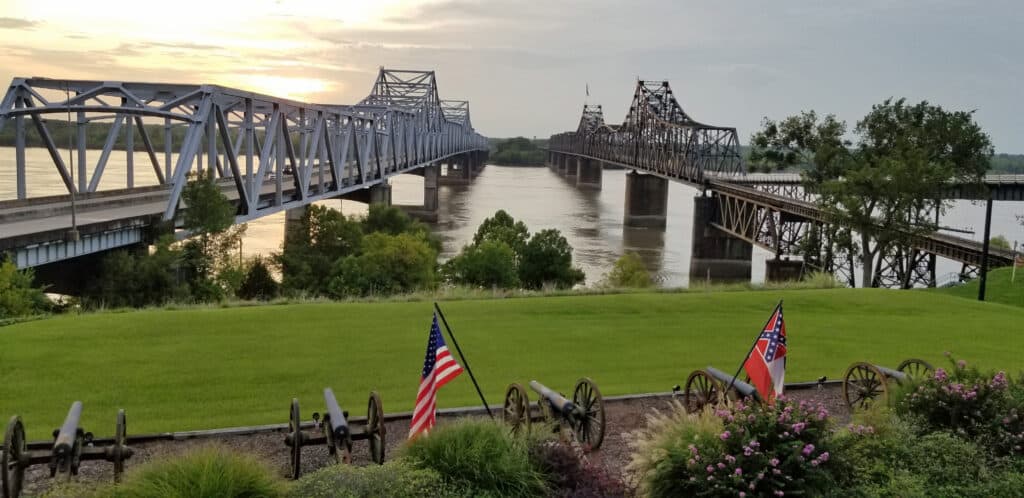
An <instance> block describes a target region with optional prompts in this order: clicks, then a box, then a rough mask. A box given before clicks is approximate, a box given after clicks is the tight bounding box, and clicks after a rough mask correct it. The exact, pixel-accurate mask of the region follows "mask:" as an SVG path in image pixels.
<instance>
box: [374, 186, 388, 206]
mask: <svg viewBox="0 0 1024 498" xmlns="http://www.w3.org/2000/svg"><path fill="white" fill-rule="evenodd" d="M370 204H383V205H385V206H390V205H391V184H389V183H387V182H386V181H385V182H383V183H378V184H377V185H374V186H372V187H370Z"/></svg>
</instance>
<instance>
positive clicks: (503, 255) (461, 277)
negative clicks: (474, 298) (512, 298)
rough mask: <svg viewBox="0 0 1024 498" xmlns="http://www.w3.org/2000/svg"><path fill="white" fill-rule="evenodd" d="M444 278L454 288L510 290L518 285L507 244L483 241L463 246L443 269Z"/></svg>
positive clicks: (510, 251) (511, 252)
mask: <svg viewBox="0 0 1024 498" xmlns="http://www.w3.org/2000/svg"><path fill="white" fill-rule="evenodd" d="M444 274H445V278H446V279H447V280H448V281H450V282H452V283H456V284H468V285H474V286H480V287H488V288H490V287H500V288H503V289H509V288H513V287H516V285H518V284H519V277H518V276H517V275H516V255H515V253H514V252H513V251H512V248H511V247H509V246H508V244H506V243H504V242H501V241H496V240H485V241H483V242H481V243H479V244H474V245H471V246H465V247H463V248H462V252H460V253H459V255H458V256H455V257H454V258H452V259H450V260H448V262H447V263H445V265H444Z"/></svg>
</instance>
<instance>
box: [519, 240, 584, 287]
mask: <svg viewBox="0 0 1024 498" xmlns="http://www.w3.org/2000/svg"><path fill="white" fill-rule="evenodd" d="M584 278H585V275H584V274H583V270H580V269H579V268H575V267H573V266H572V246H570V245H569V242H568V241H567V240H565V237H563V236H562V233H561V232H559V231H558V230H555V229H553V228H549V229H547V230H541V231H539V232H537V233H535V234H534V235H533V237H531V238H530V241H529V242H527V243H526V246H525V247H524V248H523V252H522V255H521V257H520V260H519V280H520V281H521V282H522V284H523V287H526V288H527V289H540V288H541V287H543V286H544V285H546V284H551V285H554V286H555V287H557V288H559V289H570V288H572V286H574V285H576V284H579V283H583V280H584Z"/></svg>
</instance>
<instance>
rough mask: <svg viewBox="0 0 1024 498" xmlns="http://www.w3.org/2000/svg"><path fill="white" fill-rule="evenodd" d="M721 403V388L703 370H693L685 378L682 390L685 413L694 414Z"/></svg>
mask: <svg viewBox="0 0 1024 498" xmlns="http://www.w3.org/2000/svg"><path fill="white" fill-rule="evenodd" d="M721 401H722V386H721V385H720V384H719V382H718V381H717V380H715V378H714V377H712V376H710V375H708V373H707V372H705V371H704V370H694V371H693V373H691V374H690V376H689V377H687V378H686V388H685V389H684V390H683V406H684V407H685V408H686V411H687V413H696V412H699V411H701V410H703V409H704V407H705V406H707V405H708V404H710V405H717V404H719V403H720V402H721Z"/></svg>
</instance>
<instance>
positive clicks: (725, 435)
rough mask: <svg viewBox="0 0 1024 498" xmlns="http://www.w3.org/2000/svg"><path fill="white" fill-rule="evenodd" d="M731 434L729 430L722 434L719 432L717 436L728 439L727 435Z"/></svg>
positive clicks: (723, 439)
mask: <svg viewBox="0 0 1024 498" xmlns="http://www.w3.org/2000/svg"><path fill="white" fill-rule="evenodd" d="M731 435H732V433H731V432H729V431H725V432H723V433H722V434H721V435H720V436H718V437H720V438H722V441H725V440H726V439H729V436H731Z"/></svg>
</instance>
